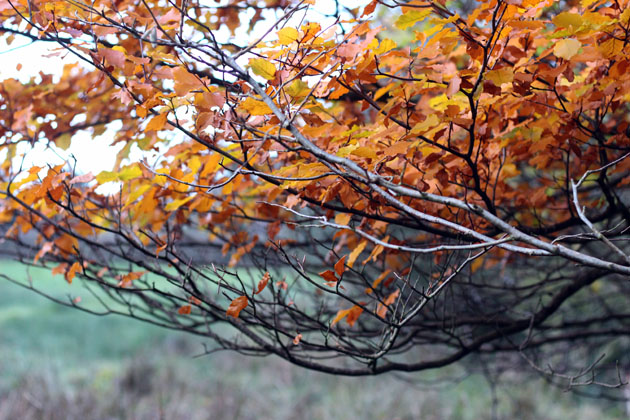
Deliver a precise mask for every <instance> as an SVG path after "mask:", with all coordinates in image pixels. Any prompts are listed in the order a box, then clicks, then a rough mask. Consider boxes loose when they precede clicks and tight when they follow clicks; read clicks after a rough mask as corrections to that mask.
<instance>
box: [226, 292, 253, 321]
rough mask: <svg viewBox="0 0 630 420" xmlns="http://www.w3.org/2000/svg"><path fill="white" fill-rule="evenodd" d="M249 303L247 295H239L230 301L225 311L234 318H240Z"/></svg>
mask: <svg viewBox="0 0 630 420" xmlns="http://www.w3.org/2000/svg"><path fill="white" fill-rule="evenodd" d="M248 303H249V301H248V300H247V296H239V297H237V298H236V299H234V300H233V301H232V303H230V306H229V307H228V308H227V311H226V312H225V313H226V314H227V315H228V316H231V317H233V318H238V316H239V314H240V313H241V311H242V310H243V309H245V307H246V306H247V304H248Z"/></svg>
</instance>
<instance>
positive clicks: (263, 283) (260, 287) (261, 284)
mask: <svg viewBox="0 0 630 420" xmlns="http://www.w3.org/2000/svg"><path fill="white" fill-rule="evenodd" d="M270 278H271V275H270V274H269V271H267V272H266V273H265V275H264V276H263V278H262V279H261V280H260V281H259V282H258V288H257V289H256V291H255V292H254V294H255V295H257V294H259V293H260V292H262V291H263V290H264V289H265V287H267V283H269V279H270Z"/></svg>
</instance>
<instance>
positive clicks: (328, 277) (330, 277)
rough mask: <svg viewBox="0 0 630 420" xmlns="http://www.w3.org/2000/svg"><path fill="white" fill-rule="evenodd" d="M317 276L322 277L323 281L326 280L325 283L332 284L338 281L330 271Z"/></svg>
mask: <svg viewBox="0 0 630 420" xmlns="http://www.w3.org/2000/svg"><path fill="white" fill-rule="evenodd" d="M319 275H320V276H321V277H323V278H324V279H326V281H329V282H332V283H336V282H338V281H339V280H338V279H337V277H336V276H335V273H334V272H333V271H332V270H326V271H322V272H321V273H319Z"/></svg>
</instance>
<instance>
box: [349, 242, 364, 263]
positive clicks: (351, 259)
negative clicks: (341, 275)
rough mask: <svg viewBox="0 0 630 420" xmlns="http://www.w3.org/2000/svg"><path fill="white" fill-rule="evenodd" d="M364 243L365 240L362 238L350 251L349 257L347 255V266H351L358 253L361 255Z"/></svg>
mask: <svg viewBox="0 0 630 420" xmlns="http://www.w3.org/2000/svg"><path fill="white" fill-rule="evenodd" d="M366 245H367V240H365V239H364V240H363V241H361V243H360V244H359V245H358V246H357V247H356V248H354V249H353V250H352V252H351V253H350V257H348V262H347V263H346V265H347V266H348V267H350V268H352V266H353V265H354V262H355V261H356V260H357V258H359V255H361V252H363V250H364V249H365V247H366Z"/></svg>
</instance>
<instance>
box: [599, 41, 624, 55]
mask: <svg viewBox="0 0 630 420" xmlns="http://www.w3.org/2000/svg"><path fill="white" fill-rule="evenodd" d="M623 44H624V41H621V40H618V39H615V38H610V39H609V40H608V41H605V42H602V43H601V44H600V45H599V46H598V47H597V48H598V49H599V51H600V52H601V53H602V55H604V57H606V58H612V57H613V56H615V55H617V54H619V53H620V52H621V51H623Z"/></svg>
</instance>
